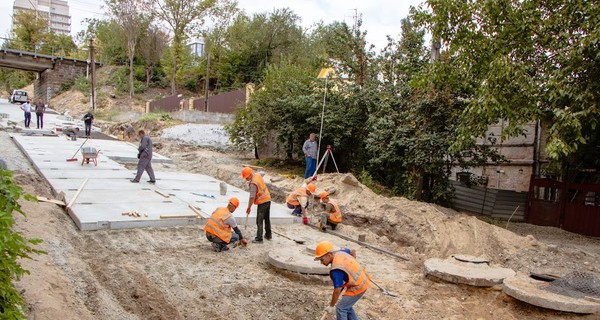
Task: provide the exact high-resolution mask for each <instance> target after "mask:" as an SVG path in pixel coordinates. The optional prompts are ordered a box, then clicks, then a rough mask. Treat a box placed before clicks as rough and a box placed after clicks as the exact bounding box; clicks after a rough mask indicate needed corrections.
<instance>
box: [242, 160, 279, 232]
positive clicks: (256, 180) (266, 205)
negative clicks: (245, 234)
mask: <svg viewBox="0 0 600 320" xmlns="http://www.w3.org/2000/svg"><path fill="white" fill-rule="evenodd" d="M242 178H244V180H246V181H248V182H249V183H248V186H249V188H250V191H249V192H250V198H249V199H248V208H246V215H249V214H250V211H251V210H252V204H255V205H256V226H257V228H256V238H254V240H252V242H254V243H262V242H263V223H264V231H265V239H267V240H271V238H272V234H271V194H270V193H269V189H268V188H267V185H266V184H265V181H264V180H263V178H262V176H261V175H260V174H256V173H255V172H254V171H253V170H252V168H249V167H244V168H243V169H242Z"/></svg>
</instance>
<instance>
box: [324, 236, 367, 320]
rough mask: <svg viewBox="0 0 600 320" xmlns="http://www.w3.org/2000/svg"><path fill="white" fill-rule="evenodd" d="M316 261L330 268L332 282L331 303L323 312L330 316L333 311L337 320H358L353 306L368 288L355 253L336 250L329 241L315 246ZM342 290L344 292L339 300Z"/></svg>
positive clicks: (363, 270)
mask: <svg viewBox="0 0 600 320" xmlns="http://www.w3.org/2000/svg"><path fill="white" fill-rule="evenodd" d="M316 260H319V261H321V264H323V265H324V266H330V271H329V276H330V277H331V281H332V282H333V293H332V295H331V302H329V306H328V307H327V308H326V309H325V311H326V312H327V313H330V314H333V313H334V311H335V313H336V316H337V320H358V316H357V315H356V313H355V312H354V308H353V306H354V305H355V304H356V303H357V302H358V300H360V298H362V297H363V295H364V294H365V292H366V291H367V289H368V288H369V276H368V275H367V272H366V271H365V269H364V268H363V267H361V266H360V264H359V263H358V261H356V251H355V250H350V249H336V248H334V247H333V244H331V243H330V242H329V241H322V242H320V243H319V244H317V248H316V251H315V261H316ZM344 289H346V291H345V292H344V294H343V296H342V298H341V299H340V295H341V294H342V291H343V290H344ZM336 304H337V305H336Z"/></svg>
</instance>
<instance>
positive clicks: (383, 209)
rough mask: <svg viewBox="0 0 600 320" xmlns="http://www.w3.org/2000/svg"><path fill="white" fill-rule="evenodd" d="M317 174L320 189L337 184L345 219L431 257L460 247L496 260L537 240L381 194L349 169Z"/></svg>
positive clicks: (280, 185) (287, 185)
mask: <svg viewBox="0 0 600 320" xmlns="http://www.w3.org/2000/svg"><path fill="white" fill-rule="evenodd" d="M318 178H319V179H318V181H317V182H316V185H317V188H318V192H320V191H322V190H328V191H331V190H335V195H333V196H332V197H333V198H334V199H336V200H338V203H339V204H340V205H341V206H342V207H343V208H344V211H345V212H347V213H346V214H345V216H344V224H350V225H353V226H356V227H361V228H366V229H369V230H370V231H373V232H374V233H376V234H378V235H380V236H385V237H387V238H388V239H389V240H390V241H392V242H395V243H398V244H401V245H403V246H412V247H414V248H415V250H416V251H417V252H419V253H422V254H425V255H427V256H429V257H446V256H448V255H451V254H455V253H461V254H469V255H475V256H485V257H487V258H489V259H491V260H492V261H493V260H498V259H499V258H501V257H502V256H506V255H508V254H512V253H514V252H516V251H518V250H519V249H522V248H525V247H529V246H531V245H533V244H534V242H536V240H535V239H533V238H532V237H521V236H518V235H516V234H514V233H512V232H510V231H507V230H505V229H502V228H499V227H496V226H493V225H490V224H488V223H485V222H483V221H480V220H478V219H477V218H474V217H470V216H467V215H464V214H459V213H458V212H455V211H454V210H451V209H446V208H439V207H438V206H436V205H432V204H428V203H424V202H417V201H411V200H408V199H406V198H401V197H392V198H388V197H384V196H380V195H377V194H375V193H374V192H372V191H371V190H370V189H369V188H367V187H366V186H364V185H362V184H361V183H360V182H358V181H357V180H356V178H355V177H354V176H352V175H351V174H325V175H319V177H318ZM301 183H302V182H301V179H285V180H283V181H278V182H273V183H272V185H273V186H274V188H272V189H273V191H274V192H275V193H277V194H278V195H279V193H282V192H284V193H287V192H289V191H291V190H292V189H294V188H297V187H298V186H299V185H300V184H301ZM318 192H317V193H318ZM440 209H443V210H444V212H442V211H441V210H440Z"/></svg>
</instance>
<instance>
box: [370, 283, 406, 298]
mask: <svg viewBox="0 0 600 320" xmlns="http://www.w3.org/2000/svg"><path fill="white" fill-rule="evenodd" d="M369 280H371V279H369ZM371 283H373V284H374V285H376V286H377V288H379V290H381V292H382V293H383V294H385V295H386V296H390V297H399V295H397V294H395V293H393V292H391V291H388V290H386V289H384V288H382V287H381V286H380V285H378V284H377V283H375V281H373V280H371Z"/></svg>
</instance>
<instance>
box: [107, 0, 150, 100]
mask: <svg viewBox="0 0 600 320" xmlns="http://www.w3.org/2000/svg"><path fill="white" fill-rule="evenodd" d="M105 2H106V5H107V6H108V9H109V10H110V12H111V14H112V16H113V17H114V18H115V21H116V22H117V23H118V24H119V25H120V26H121V29H122V30H123V32H124V34H125V39H126V40H127V58H128V60H129V97H130V98H132V97H133V91H134V86H133V59H134V57H135V49H136V48H137V45H138V40H139V38H140V35H141V33H142V31H143V30H145V29H146V28H147V27H148V24H149V22H150V18H149V17H148V16H147V15H145V14H144V13H143V12H144V10H143V2H142V0H105Z"/></svg>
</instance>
